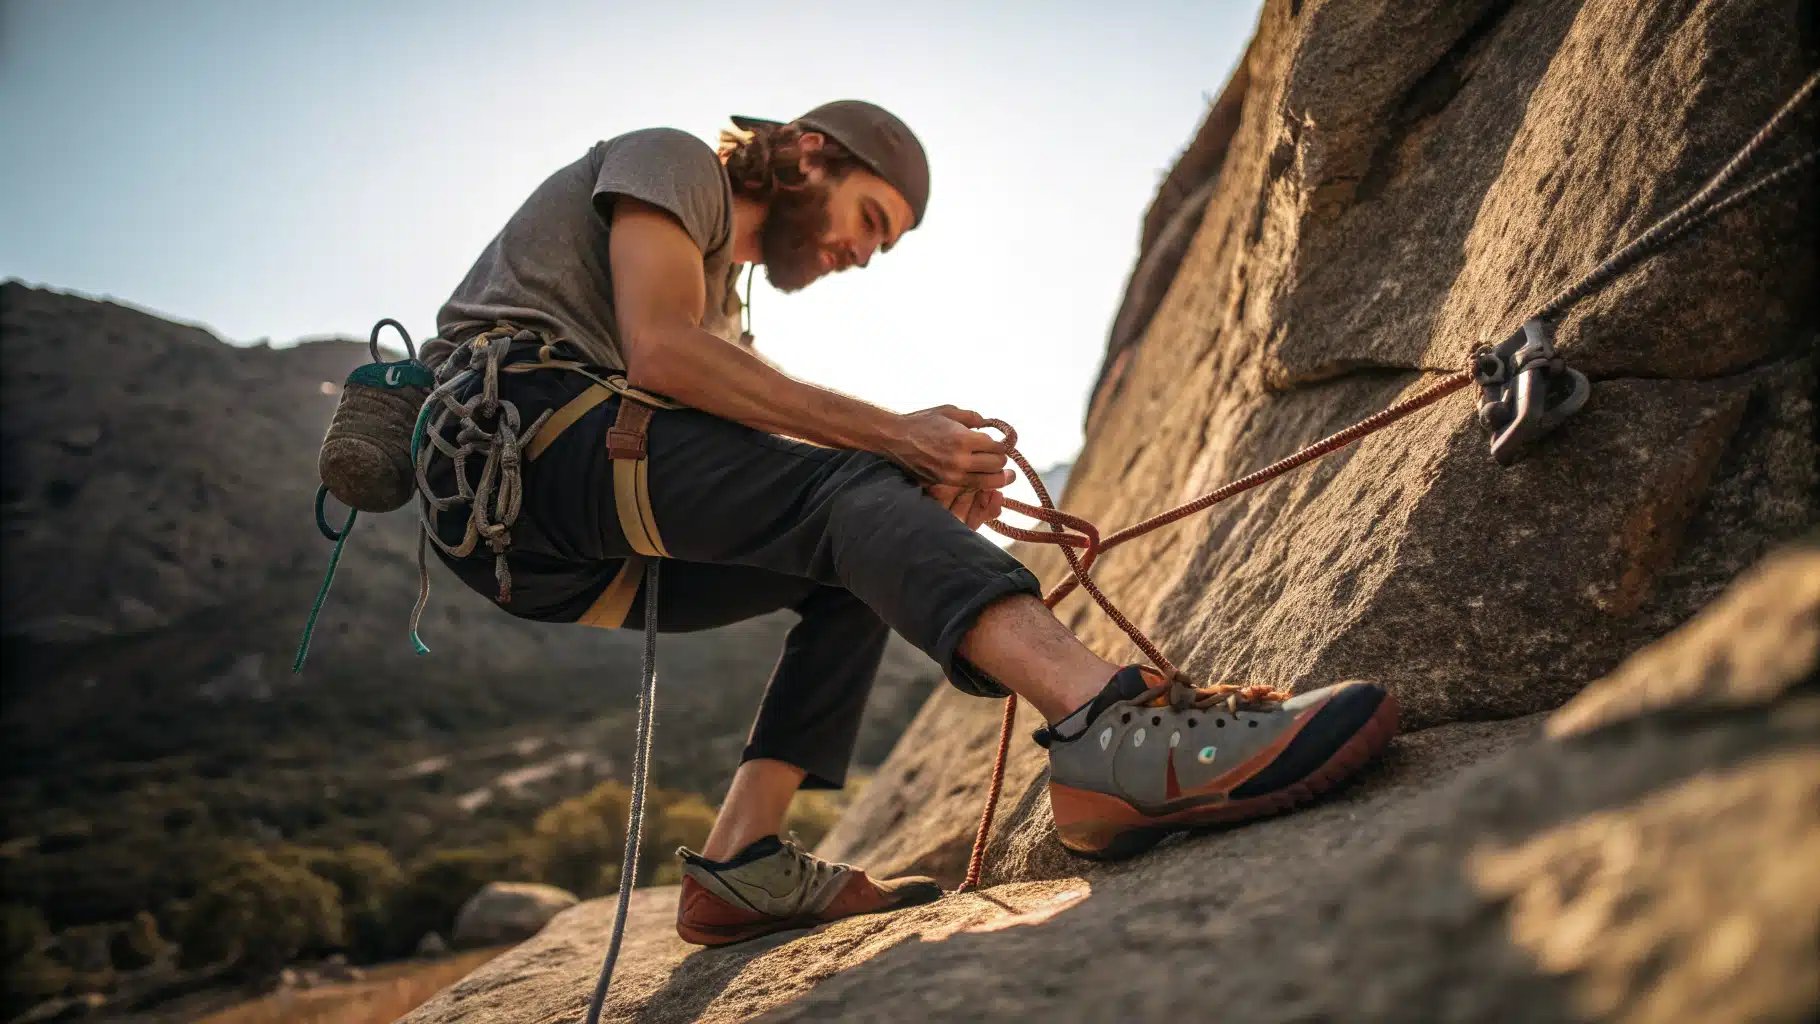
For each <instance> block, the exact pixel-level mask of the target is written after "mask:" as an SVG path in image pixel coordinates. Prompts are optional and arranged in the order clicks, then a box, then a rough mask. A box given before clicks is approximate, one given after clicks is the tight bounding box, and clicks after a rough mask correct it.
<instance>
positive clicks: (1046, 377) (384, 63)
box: [0, 0, 1257, 495]
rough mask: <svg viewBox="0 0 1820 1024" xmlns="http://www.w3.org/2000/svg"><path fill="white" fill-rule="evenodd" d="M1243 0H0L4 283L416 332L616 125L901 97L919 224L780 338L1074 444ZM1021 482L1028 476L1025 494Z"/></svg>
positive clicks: (772, 344)
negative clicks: (1146, 233)
mask: <svg viewBox="0 0 1820 1024" xmlns="http://www.w3.org/2000/svg"><path fill="white" fill-rule="evenodd" d="M1256 17H1257V4H1256V3H1255V2H1253V0H1227V2H1222V0H1202V2H1199V3H1174V2H1150V0H1147V2H1145V3H1141V4H1116V3H1104V2H1097V0H1086V2H1076V0H1050V2H1046V3H1041V2H1028V3H1025V2H1017V3H1013V2H1003V3H994V4H989V5H988V4H979V3H939V2H926V3H925V2H915V0H908V2H906V0H898V2H895V3H839V4H836V3H820V2H814V0H808V2H804V0H793V2H790V3H776V4H733V3H726V2H721V3H714V4H708V3H694V2H689V0H669V2H663V3H651V2H645V3H612V2H603V0H517V2H514V3H501V2H499V0H486V2H469V0H443V2H429V0H362V2H347V0H311V2H309V3H295V2H287V3H273V2H267V0H0V152H3V153H4V156H3V157H0V278H19V279H21V280H24V281H26V282H27V283H29V284H34V285H41V286H47V287H53V288H57V289H60V290H65V291H73V292H77V293H81V294H85V295H91V296H96V297H108V298H112V299H115V300H117V301H122V302H126V303H129V304H131V305H134V306H138V307H140V308H144V309H148V310H151V311H153V312H156V313H159V314H160V315H165V316H169V317H171V318H172V319H177V320H182V321H186V322H191V323H198V324H201V325H203V326H205V327H207V328H209V329H210V330H212V331H214V332H215V333H217V334H218V335H220V336H222V337H223V338H224V340H228V341H231V342H234V343H254V342H259V341H268V342H270V343H272V344H279V345H282V344H289V343H293V342H295V341H298V340H300V339H307V338H311V337H322V336H330V335H338V336H355V337H362V338H364V337H365V335H366V333H367V331H368V330H369V329H370V327H371V326H372V324H373V322H374V321H376V320H378V319H380V318H382V317H387V316H390V317H396V318H398V319H399V320H402V321H403V322H404V323H405V324H406V325H407V326H408V327H409V328H410V329H411V331H412V333H413V335H415V336H417V337H423V336H425V335H428V334H430V333H433V331H434V322H435V315H436V309H437V307H438V306H439V305H441V303H442V301H443V300H444V299H445V298H446V297H447V296H448V293H449V291H450V290H451V289H452V288H453V287H454V286H455V284H456V283H457V282H458V281H459V280H460V279H461V277H462V276H463V275H464V274H465V273H466V271H467V269H468V267H469V266H470V265H471V264H472V263H473V261H474V258H475V257H476V256H477V255H479V253H480V251H481V249H482V248H483V247H484V246H485V245H486V243H487V242H488V240H489V239H490V238H491V237H492V236H493V235H494V234H495V233H496V232H497V231H498V230H499V227H500V225H501V224H503V223H504V221H505V219H506V218H507V217H508V216H510V214H511V213H512V212H513V210H515V209H516V208H517V207H518V205H519V204H520V203H521V202H522V201H523V199H524V198H525V196H526V195H528V194H529V193H530V191H531V190H532V189H533V188H535V187H536V186H537V184H538V183H539V182H541V181H542V180H543V179H544V178H545V177H547V176H548V175H549V174H550V173H552V172H553V171H555V170H556V169H558V168H559V167H562V166H563V165H565V164H568V163H569V162H571V161H573V160H575V159H576V158H578V157H579V156H581V155H582V154H583V153H584V152H585V151H586V150H587V148H588V147H589V146H591V145H592V144H593V143H594V142H595V141H597V140H599V139H603V138H611V137H612V136H614V135H617V134H619V133H622V132H626V131H631V130H634V129H637V128H644V127H651V126H659V125H662V126H670V127H675V128H680V129H683V130H685V131H688V132H691V133H693V134H695V135H698V136H699V137H701V138H702V139H703V140H704V141H707V142H709V143H710V144H712V143H713V142H714V141H715V139H716V137H717V134H718V132H719V130H720V129H721V128H723V127H725V126H726V124H727V120H726V119H727V117H728V116H729V115H732V114H748V115H752V116H757V117H770V118H774V119H778V120H788V119H790V118H791V117H794V116H796V115H797V114H800V113H802V112H804V111H805V110H807V109H809V108H810V107H813V106H815V105H817V104H819V103H822V102H825V101H827V100H832V99H837V98H844V97H853V98H859V99H867V100H871V101H873V102H876V103H880V104H882V105H884V106H885V107H887V108H889V109H891V110H892V111H893V112H895V113H896V114H898V115H899V116H900V117H902V118H903V119H904V120H905V121H906V122H908V123H909V125H910V126H911V128H912V130H914V131H915V132H916V133H917V135H918V136H919V138H920V139H921V140H922V142H923V144H924V147H925V148H926V149H927V151H928V153H929V157H930V163H931V167H932V174H931V180H932V185H931V197H930V202H929V211H928V217H927V220H926V221H925V224H924V225H923V226H921V227H919V228H918V229H917V230H915V231H914V232H912V233H910V234H909V235H908V236H906V238H905V239H904V240H903V243H902V244H901V245H899V246H898V247H897V248H896V249H895V250H894V251H892V252H891V253H889V254H882V255H880V256H879V257H877V258H875V259H874V260H873V262H872V265H871V266H870V267H869V268H868V269H866V270H863V271H850V272H848V273H846V274H842V275H839V276H838V277H833V278H827V279H824V280H822V281H820V282H818V283H816V284H815V285H812V286H811V287H809V288H808V289H806V290H805V291H802V292H799V293H796V294H794V295H782V294H779V293H776V292H773V291H771V290H770V289H769V288H767V287H766V286H765V285H764V283H763V275H762V274H760V275H758V283H757V286H756V294H755V295H754V297H753V301H752V315H753V331H754V333H755V335H756V336H757V344H758V348H759V350H760V351H761V352H763V353H765V354H766V355H767V356H768V357H769V358H771V359H773V360H774V361H776V362H777V363H779V364H780V365H781V366H782V367H783V368H784V369H785V370H786V371H787V372H789V373H791V374H792V375H794V376H797V377H801V378H803V379H806V380H811V381H814V382H816V383H819V384H823V385H826V386H828V387H832V388H836V389H838V390H841V391H844V392H847V393H849V394H852V395H856V396H858V397H861V398H864V399H867V400H869V401H872V402H876V403H878V404H880V405H883V406H886V407H888V408H892V409H896V410H898V411H903V412H908V411H911V410H915V409H921V408H926V407H929V406H933V405H940V404H944V403H953V404H955V405H960V406H963V407H966V408H970V409H974V410H977V411H979V412H981V413H983V414H984V415H987V416H995V417H999V418H1002V419H1005V420H1007V421H1009V422H1010V423H1012V424H1013V425H1014V426H1015V427H1016V428H1017V429H1018V431H1019V434H1020V448H1021V449H1022V450H1023V451H1024V452H1025V454H1026V455H1028V456H1029V457H1030V458H1031V460H1032V461H1033V462H1034V463H1036V465H1037V466H1038V467H1039V468H1042V467H1044V466H1047V465H1050V464H1053V463H1055V462H1058V461H1062V460H1066V459H1070V458H1072V457H1073V455H1074V453H1075V452H1076V451H1077V450H1078V448H1079V446H1080V443H1081V421H1082V416H1083V412H1084V409H1085V403H1086V399H1087V397H1088V390H1089V388H1090V387H1091V386H1092V383H1093V379H1094V375H1095V373H1096V372H1097V370H1098V367H1099V363H1100V357H1101V353H1102V351H1103V348H1104V345H1105V340H1106V333H1107V330H1108V328H1109V327H1110V324H1111V321H1112V316H1113V313H1114V311H1115V310H1116V308H1117V305H1118V301H1119V297H1120V295H1121V293H1122V290H1123V288H1124V284H1125V278H1126V275H1127V274H1128V273H1129V271H1130V268H1131V264H1132V262H1133V260H1134V259H1135V257H1136V250H1137V240H1138V231H1139V225H1140V220H1141V218H1142V216H1143V212H1144V209H1145V207H1146V206H1147V205H1148V204H1149V202H1150V200H1151V197H1152V196H1153V194H1154V193H1155V190H1156V187H1157V185H1158V183H1159V182H1160V180H1161V176H1162V175H1163V173H1164V172H1166V171H1167V169H1168V168H1169V166H1170V164H1171V163H1172V162H1173V161H1174V159H1175V157H1176V155H1177V154H1178V153H1179V152H1180V151H1181V149H1182V147H1183V146H1185V145H1186V144H1187V142H1188V140H1189V138H1190V137H1191V135H1192V134H1193V132H1194V130H1195V128H1196V127H1197V126H1198V125H1199V123H1200V120H1201V118H1202V116H1203V114H1204V112H1205V109H1206V105H1207V103H1208V101H1209V98H1210V97H1211V96H1212V95H1214V94H1216V93H1217V92H1218V90H1219V89H1220V87H1221V86H1222V85H1223V84H1224V82H1225V80H1226V78H1227V77H1228V76H1229V75H1230V73H1231V71H1232V69H1233V67H1234V66H1235V64H1236V63H1237V61H1238V58H1239V55H1240V54H1241V53H1242V52H1243V48H1244V44H1245V42H1246V41H1247V40H1248V39H1249V37H1250V35H1251V31H1252V27H1253V25H1254V23H1255V20H1256ZM1018 491H1019V489H1014V490H1013V492H1012V493H1013V494H1014V495H1015V494H1017V493H1018Z"/></svg>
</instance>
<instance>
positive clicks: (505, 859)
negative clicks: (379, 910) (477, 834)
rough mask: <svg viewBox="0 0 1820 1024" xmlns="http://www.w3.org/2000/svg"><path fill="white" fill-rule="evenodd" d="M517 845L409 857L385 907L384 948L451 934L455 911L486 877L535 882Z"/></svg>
mask: <svg viewBox="0 0 1820 1024" xmlns="http://www.w3.org/2000/svg"><path fill="white" fill-rule="evenodd" d="M538 880H539V879H537V878H536V877H535V876H534V873H533V872H532V871H531V869H530V867H529V866H528V865H527V863H526V857H525V852H524V850H523V849H522V848H520V847H519V846H518V845H516V844H504V845H499V846H488V847H475V848H469V849H459V850H439V851H437V852H435V853H428V854H425V855H423V856H422V857H419V858H417V859H416V860H414V861H412V862H411V864H410V866H409V867H408V868H407V869H406V870H405V873H404V881H403V883H402V884H401V885H399V886H398V887H397V888H396V889H395V890H394V891H393V896H392V899H391V901H390V904H389V906H388V907H387V909H386V913H385V917H386V920H387V929H386V930H387V940H386V943H385V948H386V950H387V951H388V952H389V953H390V954H391V955H395V956H404V955H407V954H409V953H410V952H411V951H412V950H413V949H415V948H416V947H417V941H418V940H419V939H421V938H423V937H424V935H426V934H427V933H429V932H437V933H439V934H440V935H441V936H442V937H443V938H444V939H447V938H448V937H449V931H450V928H451V926H453V925H454V923H455V914H456V912H457V911H459V910H460V909H461V905H462V904H463V903H466V902H467V901H468V897H470V896H472V895H474V894H475V893H477V892H479V891H480V890H481V888H482V887H483V886H485V885H486V884H487V883H488V882H534V881H538Z"/></svg>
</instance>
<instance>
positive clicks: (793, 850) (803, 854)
mask: <svg viewBox="0 0 1820 1024" xmlns="http://www.w3.org/2000/svg"><path fill="white" fill-rule="evenodd" d="M778 842H780V843H782V844H783V850H784V853H785V854H786V855H788V856H789V857H790V859H791V860H792V861H794V862H795V864H796V867H797V870H799V871H800V872H801V873H802V877H803V878H805V879H808V880H809V881H811V882H819V881H820V880H821V875H822V873H823V872H824V871H825V872H827V873H828V874H830V875H833V874H836V873H838V872H840V871H843V870H846V869H848V868H850V867H851V866H852V865H850V864H836V863H834V862H833V861H826V860H823V859H821V858H820V857H817V856H816V855H815V854H813V853H810V852H809V851H808V850H805V849H803V848H802V846H801V844H799V843H798V842H797V838H796V833H795V832H791V833H790V834H789V835H788V836H779V837H778Z"/></svg>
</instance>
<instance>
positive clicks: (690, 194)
mask: <svg viewBox="0 0 1820 1024" xmlns="http://www.w3.org/2000/svg"><path fill="white" fill-rule="evenodd" d="M618 196H631V197H632V198H634V199H638V200H642V201H644V202H647V203H650V204H651V205H652V206H655V207H658V208H659V209H662V210H668V211H669V212H670V213H671V214H672V215H673V216H675V217H676V219H677V220H678V221H680V222H682V226H683V230H684V231H687V232H688V233H689V237H690V238H691V239H693V240H694V241H695V245H696V247H697V248H699V249H700V250H701V251H702V252H703V253H706V252H708V251H710V250H712V249H716V248H719V247H720V246H721V245H724V244H725V242H726V238H727V234H728V221H729V219H730V217H731V211H730V210H729V209H728V206H729V205H730V203H731V199H730V191H729V189H728V187H727V175H726V171H725V170H724V169H723V168H722V167H721V163H720V157H718V156H717V155H715V153H714V150H712V149H710V148H708V144H707V143H705V142H703V141H701V140H700V139H698V138H696V137H695V136H693V135H690V134H689V133H688V132H684V131H678V130H677V129H675V128H647V129H643V130H641V131H635V132H630V133H628V134H625V135H621V136H619V137H617V138H614V139H611V140H608V141H607V142H605V143H602V146H601V163H600V174H599V176H598V177H597V178H596V179H595V181H594V208H595V209H596V210H598V211H600V213H601V215H602V216H610V215H611V210H612V201H613V199H614V198H616V197H618Z"/></svg>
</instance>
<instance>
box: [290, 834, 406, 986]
mask: <svg viewBox="0 0 1820 1024" xmlns="http://www.w3.org/2000/svg"><path fill="white" fill-rule="evenodd" d="M304 864H305V866H306V867H308V868H309V870H310V871H311V873H313V874H315V875H316V876H317V877H319V878H322V879H326V880H327V881H328V882H329V883H330V884H332V885H334V886H335V890H336V892H338V893H339V894H340V897H341V929H342V936H343V939H344V940H345V941H346V943H347V947H348V953H349V955H350V956H351V957H353V959H355V960H357V961H360V962H363V963H365V962H371V961H374V960H379V959H383V958H384V957H385V956H386V954H387V952H388V951H389V949H390V946H391V934H392V930H393V929H392V927H391V922H390V921H389V919H388V915H389V914H390V912H391V906H392V902H393V900H394V899H395V898H396V896H397V893H398V889H399V887H400V886H402V885H403V884H404V872H403V871H402V870H400V869H399V867H398V862H397V861H395V860H393V859H392V855H391V854H390V853H387V852H386V851H385V848H384V847H381V846H376V845H374V844H372V843H357V844H355V845H353V846H348V847H344V848H342V849H339V850H311V851H310V852H309V854H308V855H307V856H306V858H305V861H304Z"/></svg>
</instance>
